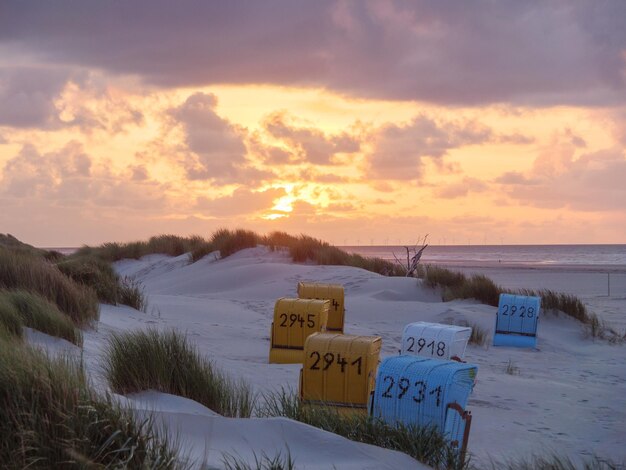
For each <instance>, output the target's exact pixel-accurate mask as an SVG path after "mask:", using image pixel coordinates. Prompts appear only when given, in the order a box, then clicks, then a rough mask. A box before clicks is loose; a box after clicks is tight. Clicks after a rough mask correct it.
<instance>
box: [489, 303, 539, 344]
mask: <svg viewBox="0 0 626 470" xmlns="http://www.w3.org/2000/svg"><path fill="white" fill-rule="evenodd" d="M540 310H541V298H540V297H533V296H524V295H512V294H500V300H499V302H498V312H497V314H496V327H495V333H494V335H493V345H494V346H512V347H519V348H536V347H537V325H538V322H539V313H540Z"/></svg>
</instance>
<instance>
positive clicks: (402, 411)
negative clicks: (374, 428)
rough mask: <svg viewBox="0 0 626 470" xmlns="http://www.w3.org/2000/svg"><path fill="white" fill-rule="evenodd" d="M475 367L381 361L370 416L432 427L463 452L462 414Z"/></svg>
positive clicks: (411, 359)
mask: <svg viewBox="0 0 626 470" xmlns="http://www.w3.org/2000/svg"><path fill="white" fill-rule="evenodd" d="M477 371H478V367H477V366H475V365H472V364H465V363H459V362H454V361H447V360H441V359H428V358H424V357H419V356H393V357H389V358H387V359H385V360H383V361H382V362H381V364H380V366H379V367H378V374H377V375H376V389H375V392H374V395H373V396H372V399H371V403H370V413H371V414H372V416H373V417H376V418H380V419H382V420H384V421H385V422H387V423H390V424H394V423H402V424H405V425H411V424H413V425H418V426H435V427H436V428H438V429H439V430H440V431H441V432H442V433H444V434H446V435H447V438H448V439H449V440H450V441H452V442H456V443H457V445H459V444H460V443H461V442H463V449H462V451H464V447H465V446H466V445H467V435H468V434H469V419H468V416H469V413H466V412H465V411H464V409H465V406H466V405H467V401H468V399H469V395H470V393H471V392H472V390H473V388H474V379H475V378H476V373H477Z"/></svg>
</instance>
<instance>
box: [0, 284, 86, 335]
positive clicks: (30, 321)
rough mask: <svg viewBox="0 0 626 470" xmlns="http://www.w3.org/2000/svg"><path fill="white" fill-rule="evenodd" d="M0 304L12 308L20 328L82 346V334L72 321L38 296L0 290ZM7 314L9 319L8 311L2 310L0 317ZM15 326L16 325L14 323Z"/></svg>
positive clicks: (53, 305)
mask: <svg viewBox="0 0 626 470" xmlns="http://www.w3.org/2000/svg"><path fill="white" fill-rule="evenodd" d="M0 304H1V305H6V306H8V305H11V306H13V309H14V312H15V313H17V314H18V315H19V317H20V319H21V324H22V326H27V327H29V328H32V329H34V330H37V331H41V332H42V333H46V334H48V335H50V336H56V337H57V338H63V339H66V340H67V341H70V342H71V343H74V344H76V345H77V346H81V345H82V344H83V336H82V333H81V331H80V330H79V329H78V328H76V327H75V326H74V323H72V320H71V319H70V318H69V317H68V316H67V315H65V314H63V313H62V312H61V311H60V310H59V309H58V308H57V306H56V305H55V304H53V303H52V302H49V301H48V300H46V299H45V298H43V297H41V296H40V295H37V294H35V293H33V292H28V291H24V290H0ZM7 312H8V316H9V317H11V315H12V313H11V312H10V310H7V311H5V310H4V309H2V311H0V315H2V316H4V315H6V314H7ZM15 326H17V325H16V324H15V323H14V327H15ZM18 336H19V335H18Z"/></svg>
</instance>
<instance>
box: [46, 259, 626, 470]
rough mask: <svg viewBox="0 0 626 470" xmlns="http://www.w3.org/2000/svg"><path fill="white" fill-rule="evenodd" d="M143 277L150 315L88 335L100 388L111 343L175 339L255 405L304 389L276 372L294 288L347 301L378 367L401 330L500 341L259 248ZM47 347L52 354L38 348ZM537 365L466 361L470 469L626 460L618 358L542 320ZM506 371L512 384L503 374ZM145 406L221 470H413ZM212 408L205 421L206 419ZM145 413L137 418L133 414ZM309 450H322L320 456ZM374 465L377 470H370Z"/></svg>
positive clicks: (412, 298)
mask: <svg viewBox="0 0 626 470" xmlns="http://www.w3.org/2000/svg"><path fill="white" fill-rule="evenodd" d="M116 268H117V270H118V272H119V273H120V274H122V275H130V276H134V277H136V278H137V279H138V280H140V281H141V282H142V283H143V284H144V285H145V290H146V293H147V294H148V297H149V303H150V306H149V309H148V313H142V312H138V311H135V310H132V309H130V308H127V307H113V306H110V305H102V314H101V321H100V323H99V325H98V329H97V331H90V332H87V333H86V334H85V353H84V357H85V362H86V364H87V367H88V369H89V370H90V372H91V375H92V378H93V380H94V382H95V383H96V384H99V386H101V387H105V386H106V385H105V383H104V381H103V380H102V377H101V376H100V372H99V370H100V361H101V352H102V348H103V346H104V344H105V340H106V338H107V335H108V334H109V333H110V332H111V331H126V330H134V329H140V328H148V327H153V328H158V329H169V328H177V329H179V330H181V331H185V332H187V335H188V337H189V339H190V340H191V341H192V342H193V343H194V344H195V345H196V346H197V347H198V348H199V350H200V351H201V352H202V353H203V354H206V355H207V356H208V357H210V358H211V359H212V360H214V361H215V363H216V364H217V365H218V366H219V367H221V368H222V369H224V370H225V371H227V372H228V373H229V374H230V375H231V376H233V377H236V378H244V379H245V380H246V381H248V382H249V383H251V384H252V385H253V387H254V389H255V391H257V392H267V391H271V390H276V389H278V388H280V387H291V388H293V389H294V390H295V389H296V388H297V383H298V374H299V370H300V366H299V365H291V364H268V351H269V329H270V323H271V321H272V314H273V305H274V301H275V300H276V299H277V298H279V297H285V296H295V295H296V284H297V282H298V281H318V282H333V283H341V284H343V285H344V286H345V289H346V309H347V311H346V332H347V333H351V334H367V335H380V336H382V338H383V351H382V355H383V357H384V356H388V355H393V354H398V351H399V349H400V339H401V333H402V328H403V327H404V325H405V324H407V323H409V322H412V321H419V320H423V321H435V322H457V323H458V322H470V323H475V324H477V325H480V326H481V327H483V328H487V329H488V330H489V331H492V330H493V324H494V319H495V312H496V309H495V308H493V307H489V306H486V305H482V304H479V303H477V302H473V301H453V302H447V303H443V302H441V301H440V297H439V296H438V294H437V293H436V292H434V291H432V290H430V289H428V288H423V287H421V285H420V283H419V281H417V280H415V279H405V278H387V277H382V276H379V275H377V274H374V273H371V272H368V271H364V270H361V269H357V268H352V267H337V266H315V265H310V264H295V263H293V262H291V260H290V259H289V258H288V256H287V255H286V254H285V253H281V252H270V251H269V250H267V249H266V248H264V247H257V248H253V249H248V250H244V251H241V252H239V253H237V254H235V255H233V256H231V257H229V258H226V259H224V260H216V257H215V256H214V255H209V256H207V257H206V258H204V259H203V260H201V261H199V262H197V263H194V264H191V265H189V264H187V260H186V256H181V257H177V258H169V257H166V256H160V255H152V256H148V257H145V258H144V259H142V260H140V261H130V260H124V261H121V262H118V263H117V264H116ZM44 343H45V342H44ZM538 348H539V351H529V350H518V349H512V348H493V347H478V346H473V345H470V346H469V347H468V350H467V353H466V360H467V361H468V362H472V363H475V364H477V365H478V366H479V372H478V382H477V385H476V388H475V390H474V393H473V395H472V397H471V399H470V403H469V409H470V410H471V411H472V413H473V415H474V424H473V427H472V432H471V435H470V442H469V448H470V452H471V453H472V455H473V460H474V462H475V463H478V464H480V463H481V462H486V461H487V459H488V458H490V457H493V458H499V457H507V458H510V457H514V456H516V455H519V456H524V455H527V454H528V453H532V452H534V453H543V452H545V451H555V452H558V453H561V454H563V455H568V456H571V457H576V456H588V455H591V454H592V453H596V454H598V455H601V456H604V457H609V458H613V459H615V460H618V461H621V460H623V459H624V458H625V457H626V451H625V450H624V444H623V439H624V436H626V368H625V367H624V359H625V358H626V353H625V349H624V347H623V346H613V345H609V344H607V343H606V342H602V341H596V342H594V341H592V340H590V339H588V338H585V336H584V334H583V330H582V328H581V325H580V324H578V323H577V322H575V321H574V320H572V319H570V318H568V317H565V316H564V315H560V316H554V315H544V316H543V317H542V318H541V321H540V324H539V341H538ZM509 362H511V363H512V364H513V365H514V366H515V367H516V368H517V373H516V374H514V375H510V374H507V373H506V368H507V367H506V366H507V364H508V363H509ZM162 395H163V394H158V393H155V392H151V393H148V394H140V395H139V396H134V397H128V403H130V404H131V406H132V407H133V408H135V409H137V410H146V409H156V410H159V411H158V413H159V415H160V416H161V417H162V419H163V420H165V422H167V423H168V424H170V425H171V427H172V429H174V428H175V429H176V430H177V432H178V433H179V438H180V440H181V442H182V443H183V445H184V448H185V450H186V452H188V453H190V455H192V456H195V457H205V456H206V454H207V452H206V451H207V449H208V451H209V452H208V461H209V463H211V464H215V465H218V464H219V462H220V461H221V456H222V453H224V452H226V453H230V454H235V455H240V456H242V457H244V458H250V457H251V456H252V453H253V452H256V453H257V455H260V454H261V453H262V452H265V453H267V454H268V455H270V456H272V455H273V454H274V453H276V452H281V453H282V454H285V448H286V446H288V448H289V449H290V451H291V454H292V455H293V457H294V458H295V460H296V462H297V464H298V468H300V467H302V468H327V467H328V466H329V464H331V463H334V464H335V465H336V466H337V468H411V467H416V466H417V465H418V464H417V463H416V462H415V461H414V460H412V459H410V458H408V457H406V456H404V455H403V454H398V453H397V452H391V451H387V450H382V449H378V448H373V447H372V446H367V445H362V444H356V443H353V442H350V441H346V440H345V439H343V438H340V437H338V436H335V435H330V434H329V433H325V432H323V431H320V430H317V429H314V428H311V427H309V426H306V425H303V424H300V423H294V422H290V421H288V420H284V419H272V420H261V419H252V420H243V419H229V418H222V417H219V416H218V417H216V416H214V414H213V413H212V412H211V411H210V410H207V409H206V408H204V407H202V406H201V405H199V404H197V403H195V402H191V403H189V402H190V400H186V399H181V398H180V397H172V396H166V397H163V396H162ZM203 408H204V409H203ZM138 412H140V411H138ZM313 443H315V444H313ZM366 463H369V465H370V466H369V467H367V466H366Z"/></svg>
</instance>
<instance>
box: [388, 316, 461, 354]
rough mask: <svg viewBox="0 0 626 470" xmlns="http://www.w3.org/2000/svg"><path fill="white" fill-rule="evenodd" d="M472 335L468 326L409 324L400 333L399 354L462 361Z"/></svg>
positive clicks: (421, 322) (425, 323)
mask: <svg viewBox="0 0 626 470" xmlns="http://www.w3.org/2000/svg"><path fill="white" fill-rule="evenodd" d="M471 335H472V329H471V328H470V327H469V326H456V325H444V324H441V323H428V322H423V321H419V322H414V323H409V324H408V325H406V326H405V327H404V330H403V331H402V349H401V351H400V354H403V355H404V354H407V355H414V356H423V357H432V358H435V359H451V358H453V357H457V358H458V359H459V360H461V359H463V356H464V355H465V349H466V348H467V342H468V341H469V339H470V336H471Z"/></svg>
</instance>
